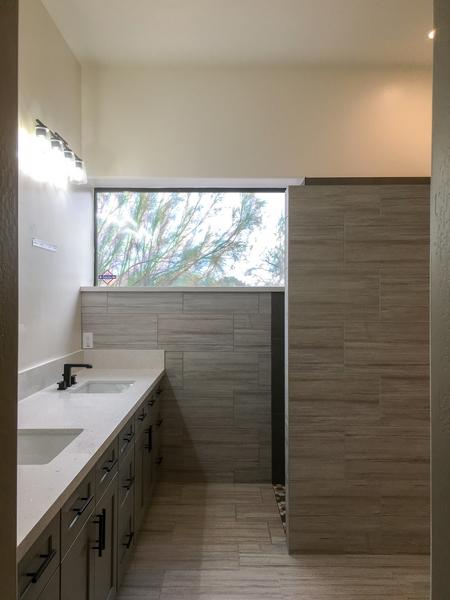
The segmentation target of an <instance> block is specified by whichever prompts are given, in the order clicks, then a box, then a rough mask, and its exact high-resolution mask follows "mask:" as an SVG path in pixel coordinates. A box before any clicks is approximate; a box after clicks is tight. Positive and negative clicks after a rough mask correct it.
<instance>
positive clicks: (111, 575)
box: [91, 471, 119, 600]
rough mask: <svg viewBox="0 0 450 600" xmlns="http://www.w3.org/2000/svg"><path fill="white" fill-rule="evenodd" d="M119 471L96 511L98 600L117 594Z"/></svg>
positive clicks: (94, 538)
mask: <svg viewBox="0 0 450 600" xmlns="http://www.w3.org/2000/svg"><path fill="white" fill-rule="evenodd" d="M118 482H119V478H118V475H117V471H116V473H115V475H114V478H113V480H112V481H111V482H110V484H109V486H108V488H107V489H106V491H105V493H104V494H103V496H102V497H101V499H100V500H99V501H98V502H97V505H96V507H95V511H94V518H93V521H92V525H93V526H94V534H93V536H92V539H93V542H94V543H93V545H92V546H91V549H92V551H93V552H94V596H93V598H94V599H95V600H110V599H112V598H114V596H115V593H116V590H117V585H116V582H117V527H118V523H117V517H118Z"/></svg>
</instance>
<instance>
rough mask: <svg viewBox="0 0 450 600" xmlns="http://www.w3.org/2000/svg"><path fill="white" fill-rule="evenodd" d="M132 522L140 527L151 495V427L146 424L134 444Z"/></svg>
mask: <svg viewBox="0 0 450 600" xmlns="http://www.w3.org/2000/svg"><path fill="white" fill-rule="evenodd" d="M134 463H135V472H136V479H135V489H134V523H135V529H136V531H139V529H140V528H141V524H142V521H143V519H144V516H145V513H146V511H147V507H148V505H149V501H150V496H151V482H152V427H151V426H148V427H147V428H146V429H145V430H144V431H142V432H141V433H140V435H139V436H138V438H137V439H136V446H135V459H134Z"/></svg>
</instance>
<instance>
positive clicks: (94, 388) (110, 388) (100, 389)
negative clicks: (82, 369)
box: [70, 381, 134, 394]
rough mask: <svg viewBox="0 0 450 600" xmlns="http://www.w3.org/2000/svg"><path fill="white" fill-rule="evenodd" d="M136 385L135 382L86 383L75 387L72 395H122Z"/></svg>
mask: <svg viewBox="0 0 450 600" xmlns="http://www.w3.org/2000/svg"><path fill="white" fill-rule="evenodd" d="M133 384H134V381H86V383H82V384H81V385H80V386H78V385H77V386H75V387H74V388H72V389H71V390H70V391H71V393H72V394H121V393H122V392H124V391H125V390H127V389H128V388H129V387H131V386H132V385H133Z"/></svg>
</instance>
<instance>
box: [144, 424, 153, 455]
mask: <svg viewBox="0 0 450 600" xmlns="http://www.w3.org/2000/svg"><path fill="white" fill-rule="evenodd" d="M145 433H146V434H147V436H148V438H147V444H146V445H144V448H145V449H146V450H148V453H149V454H150V452H151V451H152V443H153V442H152V428H151V427H149V428H148V429H146V430H145Z"/></svg>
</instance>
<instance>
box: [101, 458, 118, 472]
mask: <svg viewBox="0 0 450 600" xmlns="http://www.w3.org/2000/svg"><path fill="white" fill-rule="evenodd" d="M118 462H119V460H118V459H117V458H116V459H113V458H112V459H111V460H108V463H109V467H106V466H105V467H102V469H103V471H106V472H107V473H111V471H112V470H113V469H114V467H115V466H116V465H117V463H118Z"/></svg>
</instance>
